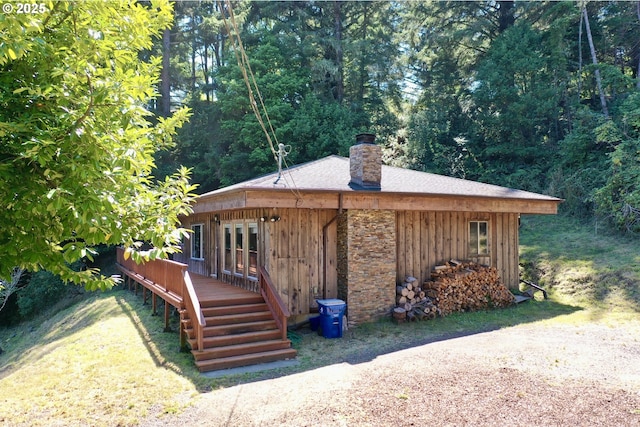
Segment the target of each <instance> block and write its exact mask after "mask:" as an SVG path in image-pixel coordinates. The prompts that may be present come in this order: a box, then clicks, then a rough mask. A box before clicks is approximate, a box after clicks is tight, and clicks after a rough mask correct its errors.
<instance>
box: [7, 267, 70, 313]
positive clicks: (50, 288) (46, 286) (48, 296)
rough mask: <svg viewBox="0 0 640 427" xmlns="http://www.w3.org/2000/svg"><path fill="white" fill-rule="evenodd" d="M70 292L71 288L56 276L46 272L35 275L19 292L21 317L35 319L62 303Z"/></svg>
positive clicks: (42, 271) (18, 301)
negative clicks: (56, 304)
mask: <svg viewBox="0 0 640 427" xmlns="http://www.w3.org/2000/svg"><path fill="white" fill-rule="evenodd" d="M75 270H78V268H75ZM68 292H69V287H68V286H67V285H66V284H65V283H64V282H63V281H62V280H61V279H60V277H58V276H56V275H55V274H53V273H50V272H48V271H45V270H41V271H38V272H36V273H33V274H32V275H31V278H30V279H29V283H28V284H27V286H25V287H24V288H22V289H20V291H19V292H18V300H17V303H18V310H19V314H20V317H21V318H22V319H28V318H31V317H33V316H34V315H36V314H38V313H40V312H42V311H44V310H46V309H47V308H49V307H51V306H52V305H54V304H55V303H57V302H58V301H60V300H61V299H62V298H64V297H65V295H67V294H68Z"/></svg>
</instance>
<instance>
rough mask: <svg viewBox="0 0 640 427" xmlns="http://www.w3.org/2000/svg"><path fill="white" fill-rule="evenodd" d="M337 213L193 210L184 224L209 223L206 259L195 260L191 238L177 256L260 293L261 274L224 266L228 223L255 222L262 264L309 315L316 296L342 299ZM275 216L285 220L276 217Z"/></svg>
mask: <svg viewBox="0 0 640 427" xmlns="http://www.w3.org/2000/svg"><path fill="white" fill-rule="evenodd" d="M337 213H338V212H337V210H334V209H242V210H235V211H223V212H211V213H207V214H198V215H192V216H190V217H189V218H185V219H184V220H183V226H184V227H186V228H189V227H190V226H191V225H192V224H204V230H203V233H204V236H203V239H204V242H203V245H204V248H205V250H204V252H205V254H204V261H200V260H194V259H191V242H190V240H186V241H185V244H184V247H183V253H182V254H176V255H174V257H173V258H174V259H175V260H176V261H180V262H184V263H185V264H188V265H189V271H193V272H195V273H198V274H202V275H205V276H215V277H217V278H218V279H220V280H223V281H225V282H227V283H231V284H233V285H236V286H239V287H242V288H244V289H248V290H251V291H254V292H257V291H258V284H257V280H256V279H253V278H249V277H246V276H242V275H238V274H230V273H228V272H225V271H223V270H222V268H219V266H221V265H222V258H221V257H222V256H223V252H222V251H223V240H222V239H223V231H222V227H223V225H224V224H234V223H237V222H239V221H251V222H256V223H257V224H258V266H264V267H265V268H266V269H267V271H268V272H269V275H270V276H271V279H272V281H273V283H274V285H275V287H276V289H277V291H278V292H279V294H280V297H281V298H282V299H283V301H284V302H285V304H286V305H287V308H288V309H289V311H290V312H291V314H292V315H294V316H295V315H299V314H308V313H309V312H310V309H311V308H312V307H317V304H316V299H322V298H337V294H338V290H337V289H338V288H337V281H338V278H337V243H336V242H337V222H336V220H335V218H336V215H337ZM272 216H277V217H279V218H280V219H279V220H278V221H275V222H272V221H270V219H271V217H272ZM261 217H264V218H265V221H261V220H260V218H261Z"/></svg>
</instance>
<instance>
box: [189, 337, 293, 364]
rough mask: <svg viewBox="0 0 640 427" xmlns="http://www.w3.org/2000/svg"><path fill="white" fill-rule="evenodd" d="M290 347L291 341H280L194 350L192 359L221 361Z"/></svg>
mask: <svg viewBox="0 0 640 427" xmlns="http://www.w3.org/2000/svg"><path fill="white" fill-rule="evenodd" d="M290 347H291V341H289V340H286V341H283V340H281V339H277V340H269V341H256V342H248V343H243V344H234V345H228V346H224V347H214V348H205V349H204V350H194V351H192V352H191V353H193V357H194V358H195V359H196V360H197V361H203V360H209V359H221V358H225V357H232V356H241V355H243V354H253V353H263V352H265V351H273V350H283V349H287V348H290Z"/></svg>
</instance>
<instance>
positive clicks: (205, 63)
mask: <svg viewBox="0 0 640 427" xmlns="http://www.w3.org/2000/svg"><path fill="white" fill-rule="evenodd" d="M202 52H203V53H202V55H201V58H202V75H203V77H204V92H205V95H206V98H207V102H211V96H210V88H209V43H208V42H206V41H205V42H204V47H203V49H202Z"/></svg>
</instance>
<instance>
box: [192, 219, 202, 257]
mask: <svg viewBox="0 0 640 427" xmlns="http://www.w3.org/2000/svg"><path fill="white" fill-rule="evenodd" d="M191 230H193V236H192V238H191V258H192V259H199V260H202V259H204V245H203V239H202V237H203V232H202V231H203V225H202V224H193V225H192V226H191Z"/></svg>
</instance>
